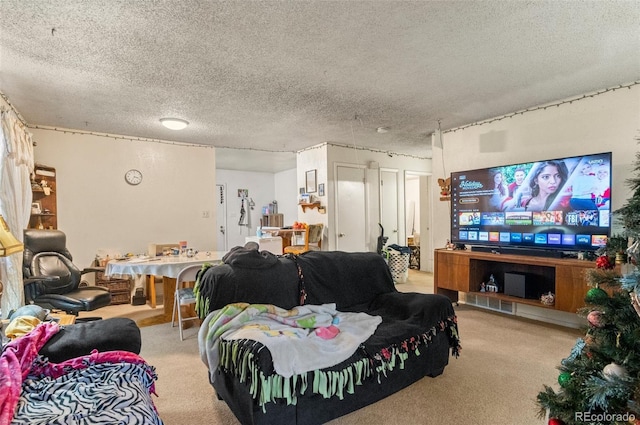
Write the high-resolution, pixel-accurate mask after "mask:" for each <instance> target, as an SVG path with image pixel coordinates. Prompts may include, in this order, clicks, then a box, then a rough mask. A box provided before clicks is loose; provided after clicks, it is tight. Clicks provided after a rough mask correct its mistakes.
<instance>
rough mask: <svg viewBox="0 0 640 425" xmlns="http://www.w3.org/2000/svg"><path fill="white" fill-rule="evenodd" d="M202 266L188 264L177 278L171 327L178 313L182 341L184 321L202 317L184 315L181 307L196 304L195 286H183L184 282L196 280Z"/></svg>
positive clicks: (173, 325) (181, 339)
mask: <svg viewBox="0 0 640 425" xmlns="http://www.w3.org/2000/svg"><path fill="white" fill-rule="evenodd" d="M201 268H202V264H193V265H190V266H187V267H185V268H184V269H182V270H180V273H178V277H177V278H176V290H175V295H174V297H173V313H172V314H171V327H175V322H176V313H177V316H178V317H177V318H178V327H179V329H180V341H183V340H184V337H183V329H184V327H183V323H184V322H188V321H192V320H199V319H200V318H199V317H198V316H197V315H195V316H187V317H183V316H182V309H181V307H182V306H185V305H186V306H190V305H192V304H193V305H195V303H196V296H195V294H194V293H193V287H191V286H187V287H184V288H183V284H184V283H185V282H195V281H196V275H197V274H198V271H199V270H200V269H201Z"/></svg>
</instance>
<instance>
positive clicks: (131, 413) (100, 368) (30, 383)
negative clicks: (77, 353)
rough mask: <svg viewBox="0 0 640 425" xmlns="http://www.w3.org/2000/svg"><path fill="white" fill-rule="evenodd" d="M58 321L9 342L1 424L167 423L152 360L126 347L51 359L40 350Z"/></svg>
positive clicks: (3, 363) (0, 372) (1, 361)
mask: <svg viewBox="0 0 640 425" xmlns="http://www.w3.org/2000/svg"><path fill="white" fill-rule="evenodd" d="M57 326H58V325H57V324H55V323H43V324H41V325H39V326H38V327H37V328H35V329H34V330H33V331H32V332H30V333H29V334H28V335H25V336H23V337H21V338H18V339H16V340H14V341H12V342H11V343H9V344H8V345H7V346H6V347H4V350H3V353H2V356H1V357H0V385H2V387H3V391H0V425H8V424H12V425H18V424H20V425H22V424H24V425H27V424H29V425H45V424H78V425H80V424H82V425H89V424H151V425H162V424H163V422H162V420H161V419H160V417H159V416H158V414H157V412H156V409H155V406H154V404H153V401H152V399H151V394H152V393H154V391H155V388H154V382H155V380H156V379H157V375H156V373H155V370H154V368H153V367H152V366H150V365H148V364H147V363H146V362H145V361H144V360H143V359H142V358H141V357H139V356H138V355H136V354H133V353H129V352H125V351H107V352H102V353H99V352H97V351H94V352H93V353H91V354H90V355H88V356H83V357H76V358H73V359H71V360H68V361H65V362H62V363H55V364H54V363H49V361H48V360H47V359H46V358H44V357H42V356H39V355H38V350H39V349H40V348H41V347H42V345H44V344H45V343H46V341H47V340H48V339H49V338H50V337H51V336H53V335H54V334H55V333H56V332H57V329H58V328H57Z"/></svg>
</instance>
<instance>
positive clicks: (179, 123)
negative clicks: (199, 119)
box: [160, 118, 189, 130]
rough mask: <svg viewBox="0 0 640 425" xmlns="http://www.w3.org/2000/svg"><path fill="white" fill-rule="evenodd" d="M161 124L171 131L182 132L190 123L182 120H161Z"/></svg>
mask: <svg viewBox="0 0 640 425" xmlns="http://www.w3.org/2000/svg"><path fill="white" fill-rule="evenodd" d="M160 122H161V123H162V125H164V126H165V127H167V128H168V129H170V130H182V129H183V128H185V127H186V126H188V125H189V121H185V120H181V119H180V118H160Z"/></svg>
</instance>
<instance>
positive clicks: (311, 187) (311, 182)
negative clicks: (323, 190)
mask: <svg viewBox="0 0 640 425" xmlns="http://www.w3.org/2000/svg"><path fill="white" fill-rule="evenodd" d="M305 185H306V191H307V193H314V192H316V191H317V190H318V188H317V187H316V170H309V171H307V172H306V174H305Z"/></svg>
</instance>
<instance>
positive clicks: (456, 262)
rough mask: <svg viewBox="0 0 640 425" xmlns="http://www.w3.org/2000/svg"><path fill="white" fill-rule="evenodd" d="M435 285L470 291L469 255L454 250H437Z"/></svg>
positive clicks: (436, 286) (453, 289)
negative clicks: (459, 253)
mask: <svg viewBox="0 0 640 425" xmlns="http://www.w3.org/2000/svg"><path fill="white" fill-rule="evenodd" d="M434 286H435V288H436V292H438V288H443V289H449V290H452V291H460V292H469V257H468V256H465V255H458V254H457V253H455V252H453V251H444V250H443V251H440V250H437V251H436V258H435V271H434Z"/></svg>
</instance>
